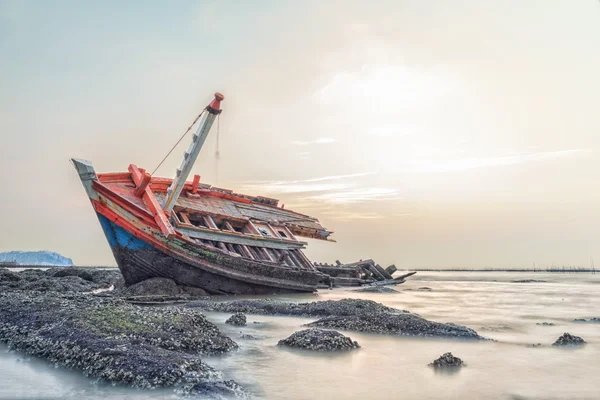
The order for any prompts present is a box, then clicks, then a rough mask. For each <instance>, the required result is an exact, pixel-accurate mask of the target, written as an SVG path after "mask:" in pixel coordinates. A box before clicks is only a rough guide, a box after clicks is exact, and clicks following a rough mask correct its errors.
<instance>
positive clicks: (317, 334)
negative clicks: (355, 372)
mask: <svg viewBox="0 0 600 400" xmlns="http://www.w3.org/2000/svg"><path fill="white" fill-rule="evenodd" d="M278 345H279V346H288V347H295V348H300V349H305V350H312V351H343V350H353V349H358V348H359V347H360V346H359V345H358V343H357V342H355V341H353V340H352V339H350V338H349V337H348V336H344V335H342V334H341V333H339V332H336V331H330V330H324V329H305V330H302V331H298V332H295V333H293V334H292V335H291V336H290V337H288V338H287V339H283V340H280V341H279V343H278Z"/></svg>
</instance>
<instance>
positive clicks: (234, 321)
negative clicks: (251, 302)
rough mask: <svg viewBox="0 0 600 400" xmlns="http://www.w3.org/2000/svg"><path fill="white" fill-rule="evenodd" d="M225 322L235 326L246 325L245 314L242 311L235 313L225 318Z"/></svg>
mask: <svg viewBox="0 0 600 400" xmlns="http://www.w3.org/2000/svg"><path fill="white" fill-rule="evenodd" d="M225 323H226V324H230V325H236V326H246V316H245V315H244V314H242V313H235V314H233V315H232V316H231V317H229V318H227V321H225Z"/></svg>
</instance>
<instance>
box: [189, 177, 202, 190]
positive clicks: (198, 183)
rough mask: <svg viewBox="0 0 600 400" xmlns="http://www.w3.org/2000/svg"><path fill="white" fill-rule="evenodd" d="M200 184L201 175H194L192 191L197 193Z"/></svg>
mask: <svg viewBox="0 0 600 400" xmlns="http://www.w3.org/2000/svg"><path fill="white" fill-rule="evenodd" d="M198 186H200V175H197V174H196V175H194V180H193V181H192V189H191V190H190V192H192V193H194V194H195V193H196V192H197V191H198Z"/></svg>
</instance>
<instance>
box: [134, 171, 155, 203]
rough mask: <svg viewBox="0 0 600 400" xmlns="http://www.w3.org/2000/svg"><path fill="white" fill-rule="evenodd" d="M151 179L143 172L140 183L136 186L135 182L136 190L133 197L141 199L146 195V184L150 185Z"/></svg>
mask: <svg viewBox="0 0 600 400" xmlns="http://www.w3.org/2000/svg"><path fill="white" fill-rule="evenodd" d="M151 179H152V176H151V175H150V174H149V173H147V172H145V173H144V176H143V177H142V181H141V182H140V183H139V184H138V183H137V182H136V186H137V187H136V188H135V191H134V192H133V195H134V196H135V197H143V196H144V193H146V188H147V187H148V184H149V183H150V180H151Z"/></svg>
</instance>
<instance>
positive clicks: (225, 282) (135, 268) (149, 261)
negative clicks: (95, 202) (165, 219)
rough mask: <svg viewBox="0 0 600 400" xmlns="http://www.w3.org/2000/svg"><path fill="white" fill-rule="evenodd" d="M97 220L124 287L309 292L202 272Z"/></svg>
mask: <svg viewBox="0 0 600 400" xmlns="http://www.w3.org/2000/svg"><path fill="white" fill-rule="evenodd" d="M98 219H99V221H100V225H101V226H102V229H103V230H104V234H105V235H106V238H107V240H108V243H109V245H110V248H111V250H112V252H113V255H114V257H115V260H116V261H117V264H118V266H119V269H120V271H121V274H122V275H123V278H124V279H125V283H126V285H127V286H129V285H133V284H136V283H139V282H141V281H144V280H146V279H150V278H156V277H161V278H169V279H172V280H174V281H175V282H177V283H178V284H180V285H185V286H192V287H198V288H201V289H204V290H206V291H207V292H208V293H211V294H257V295H262V294H273V293H293V292H311V291H313V289H312V288H307V289H306V290H302V289H300V290H299V289H290V288H279V287H273V286H267V285H261V284H256V283H250V282H245V281H242V280H235V279H231V278H229V277H226V276H222V275H218V274H215V273H212V272H208V271H205V270H203V269H201V268H198V267H197V266H196V265H192V264H190V263H187V262H185V261H181V260H179V259H177V258H175V257H173V256H171V255H168V254H165V253H164V252H162V251H160V250H158V249H156V248H154V247H153V246H152V245H150V244H149V243H146V242H144V241H143V240H141V239H139V238H137V237H135V236H134V235H132V234H131V233H129V232H127V231H126V230H125V229H124V228H122V227H120V226H119V225H117V224H115V223H113V222H111V221H110V220H109V219H108V218H106V217H104V216H103V215H102V214H99V213H98Z"/></svg>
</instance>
